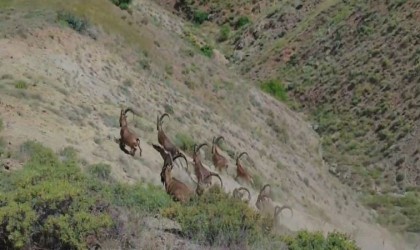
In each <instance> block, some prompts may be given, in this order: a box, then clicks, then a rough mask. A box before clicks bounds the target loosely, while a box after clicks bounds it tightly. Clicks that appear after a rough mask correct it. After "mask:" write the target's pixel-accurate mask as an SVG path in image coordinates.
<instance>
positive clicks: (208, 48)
mask: <svg viewBox="0 0 420 250" xmlns="http://www.w3.org/2000/svg"><path fill="white" fill-rule="evenodd" d="M200 51H201V53H202V54H203V55H205V56H207V57H209V58H211V57H212V56H213V48H212V47H211V46H209V45H204V46H203V47H201V48H200Z"/></svg>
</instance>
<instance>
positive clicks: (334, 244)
mask: <svg viewBox="0 0 420 250" xmlns="http://www.w3.org/2000/svg"><path fill="white" fill-rule="evenodd" d="M282 238H283V240H284V242H285V243H286V245H287V246H288V249H289V250H295V249H296V250H300V249H323V250H333V249H334V250H335V249H340V250H356V249H360V248H359V247H358V246H357V245H356V244H355V242H354V241H353V240H350V238H349V237H348V236H347V235H345V234H341V233H338V232H332V233H328V236H327V238H325V237H324V236H323V235H322V233H321V232H314V233H311V232H308V231H306V230H304V231H299V232H298V233H297V235H296V236H284V237H282Z"/></svg>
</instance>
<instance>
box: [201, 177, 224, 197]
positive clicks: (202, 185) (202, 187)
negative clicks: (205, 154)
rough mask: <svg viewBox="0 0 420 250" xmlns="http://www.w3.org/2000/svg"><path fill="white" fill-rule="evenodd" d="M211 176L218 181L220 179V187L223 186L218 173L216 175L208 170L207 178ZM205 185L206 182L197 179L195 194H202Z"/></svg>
mask: <svg viewBox="0 0 420 250" xmlns="http://www.w3.org/2000/svg"><path fill="white" fill-rule="evenodd" d="M211 176H214V177H216V178H218V179H219V181H220V188H223V181H222V178H220V175H218V174H216V173H213V172H210V174H209V176H207V178H210V177H211ZM205 186H206V184H204V183H203V182H201V181H200V180H198V182H197V188H196V189H195V192H196V194H198V195H202V194H203V193H204V191H205V189H206V188H205Z"/></svg>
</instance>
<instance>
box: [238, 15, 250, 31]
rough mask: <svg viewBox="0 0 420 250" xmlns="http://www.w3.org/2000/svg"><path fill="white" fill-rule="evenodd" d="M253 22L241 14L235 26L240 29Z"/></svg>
mask: <svg viewBox="0 0 420 250" xmlns="http://www.w3.org/2000/svg"><path fill="white" fill-rule="evenodd" d="M249 23H251V20H250V19H249V17H247V16H241V17H239V18H238V20H237V21H236V23H235V28H236V29H239V28H240V27H243V26H245V25H247V24H249Z"/></svg>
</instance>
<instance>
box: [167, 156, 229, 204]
mask: <svg viewBox="0 0 420 250" xmlns="http://www.w3.org/2000/svg"><path fill="white" fill-rule="evenodd" d="M178 157H182V156H181V155H178V156H176V157H172V155H171V154H170V153H167V155H166V157H165V160H164V165H163V167H162V172H161V174H160V176H161V181H162V182H163V183H164V185H165V190H166V192H167V193H168V194H169V195H170V196H171V197H172V198H173V199H174V201H180V202H181V203H186V202H188V201H189V200H190V199H191V198H192V197H193V196H194V195H195V194H194V191H193V190H191V189H190V188H189V187H188V186H187V185H186V184H184V183H183V182H181V181H180V180H178V179H176V178H174V177H172V175H171V171H172V169H173V166H174V164H173V160H174V159H176V158H178ZM220 181H222V180H221V179H220ZM221 185H222V187H223V182H221ZM203 192H204V187H203V186H202V183H201V182H200V181H198V183H197V187H196V190H195V193H196V194H197V195H201V194H203Z"/></svg>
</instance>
